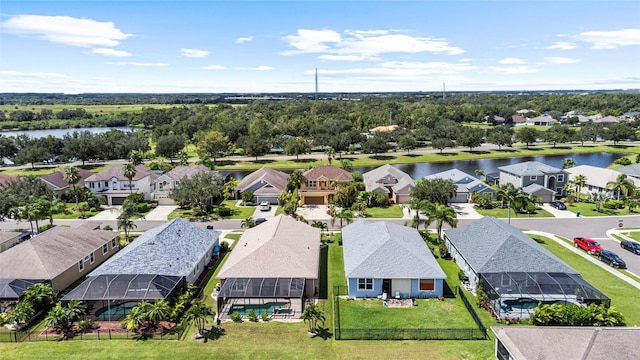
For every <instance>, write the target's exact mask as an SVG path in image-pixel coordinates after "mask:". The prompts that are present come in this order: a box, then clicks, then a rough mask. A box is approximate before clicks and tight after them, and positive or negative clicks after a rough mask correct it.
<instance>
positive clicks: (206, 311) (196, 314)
mask: <svg viewBox="0 0 640 360" xmlns="http://www.w3.org/2000/svg"><path fill="white" fill-rule="evenodd" d="M186 315H187V318H188V319H189V320H191V321H193V322H195V323H196V327H197V328H198V334H199V335H203V334H204V327H205V325H206V323H207V320H208V319H210V318H213V317H214V316H215V315H216V312H215V311H213V308H212V307H211V306H209V305H207V304H206V303H205V302H204V301H202V300H194V301H193V302H192V303H191V307H190V308H189V310H187V314H186Z"/></svg>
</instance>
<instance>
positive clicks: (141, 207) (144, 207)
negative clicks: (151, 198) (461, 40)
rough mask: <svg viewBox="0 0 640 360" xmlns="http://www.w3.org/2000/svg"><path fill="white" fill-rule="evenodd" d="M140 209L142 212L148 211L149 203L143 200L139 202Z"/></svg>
mask: <svg viewBox="0 0 640 360" xmlns="http://www.w3.org/2000/svg"><path fill="white" fill-rule="evenodd" d="M138 211H139V212H141V213H146V212H147V211H149V203H146V202H143V203H140V204H138Z"/></svg>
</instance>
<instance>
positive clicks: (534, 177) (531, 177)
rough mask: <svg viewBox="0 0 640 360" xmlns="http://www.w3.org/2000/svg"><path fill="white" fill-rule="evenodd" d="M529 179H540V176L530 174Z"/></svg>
mask: <svg viewBox="0 0 640 360" xmlns="http://www.w3.org/2000/svg"><path fill="white" fill-rule="evenodd" d="M529 180H531V181H536V180H538V176H537V175H533V176H529Z"/></svg>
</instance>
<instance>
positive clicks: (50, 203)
mask: <svg viewBox="0 0 640 360" xmlns="http://www.w3.org/2000/svg"><path fill="white" fill-rule="evenodd" d="M43 199H44V204H45V205H46V213H47V216H48V217H49V224H51V225H52V226H53V215H55V214H60V213H64V212H65V211H67V207H66V205H65V204H64V202H62V200H60V199H58V198H53V200H48V199H47V198H44V197H43Z"/></svg>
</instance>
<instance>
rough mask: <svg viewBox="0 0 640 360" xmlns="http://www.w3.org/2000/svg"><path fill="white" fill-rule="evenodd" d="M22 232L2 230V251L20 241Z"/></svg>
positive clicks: (0, 247) (0, 238)
mask: <svg viewBox="0 0 640 360" xmlns="http://www.w3.org/2000/svg"><path fill="white" fill-rule="evenodd" d="M20 234H21V233H19V232H16V231H0V253H1V252H3V251H5V250H7V249H9V248H10V247H12V246H14V245H16V244H17V243H19V242H20Z"/></svg>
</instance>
